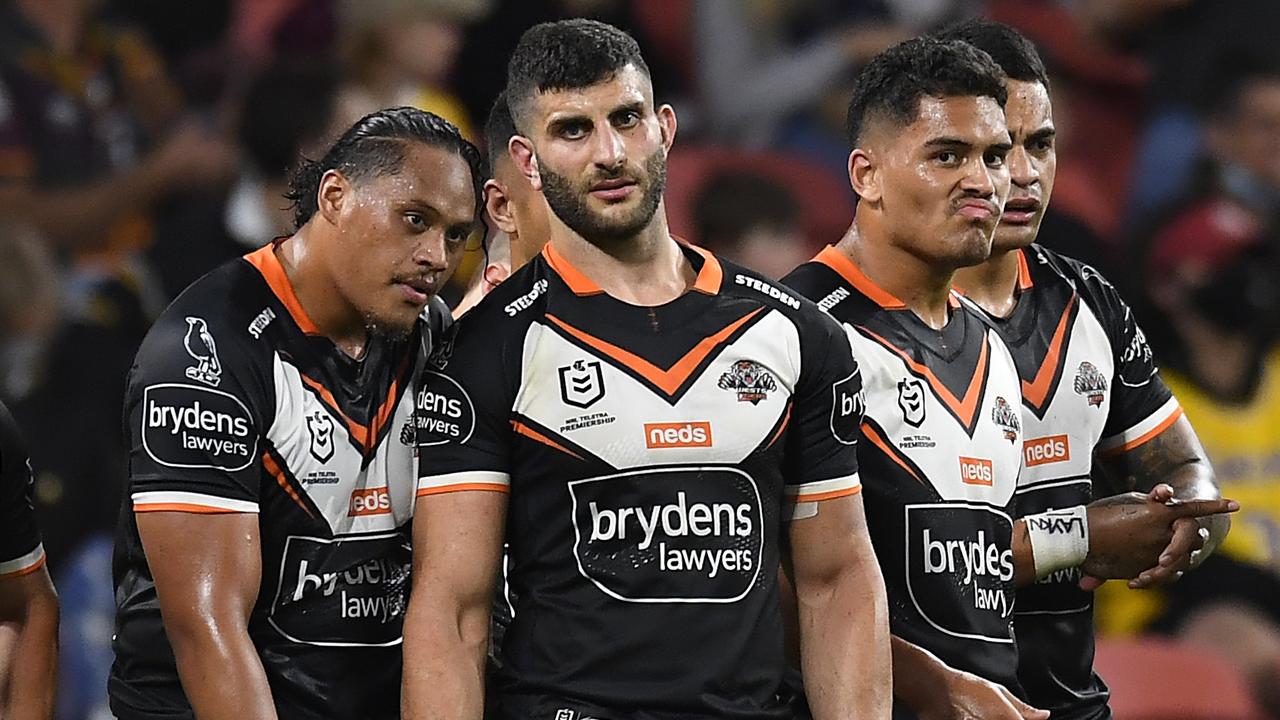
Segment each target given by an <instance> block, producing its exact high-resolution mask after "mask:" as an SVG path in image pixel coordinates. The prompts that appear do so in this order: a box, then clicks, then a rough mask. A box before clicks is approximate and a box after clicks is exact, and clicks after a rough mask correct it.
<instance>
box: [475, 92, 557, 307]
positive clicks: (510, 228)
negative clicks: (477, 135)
mask: <svg viewBox="0 0 1280 720" xmlns="http://www.w3.org/2000/svg"><path fill="white" fill-rule="evenodd" d="M516 134H517V133H516V126H515V121H514V120H512V118H511V108H510V107H508V106H507V96H506V93H500V94H499V95H498V99H497V100H495V101H494V103H493V107H492V108H490V110H489V117H488V119H487V120H486V121H485V124H484V140H485V146H486V148H487V150H488V160H489V179H488V180H485V183H484V201H485V210H486V211H488V213H489V215H488V217H489V220H490V223H491V225H492V227H491V234H490V237H489V241H488V244H487V245H486V248H485V265H484V267H482V268H481V269H480V272H479V273H478V274H477V277H476V278H475V281H474V282H473V283H472V286H471V287H470V288H468V290H467V293H466V295H465V296H463V299H462V301H461V302H459V303H458V306H457V307H456V308H454V315H455V316H461V315H462V314H463V313H464V312H466V311H467V310H469V309H471V308H472V307H474V306H475V304H476V303H478V302H480V298H482V297H484V296H485V295H487V294H489V291H490V290H493V288H495V287H497V286H498V284H499V283H501V282H502V281H503V280H506V279H507V278H508V277H509V276H510V275H511V273H513V272H515V271H516V270H519V269H520V268H522V267H524V266H525V263H527V262H529V261H530V260H532V259H533V258H534V257H535V256H536V255H537V254H538V253H539V252H541V250H542V246H544V245H546V244H547V233H548V230H547V204H546V202H545V201H544V200H543V199H542V196H541V195H540V194H538V192H537V191H535V190H534V189H533V188H532V187H531V186H530V185H529V181H528V180H527V179H525V177H524V176H523V175H521V174H520V172H519V171H518V170H516V166H515V165H514V164H513V163H512V161H511V156H510V155H509V154H508V153H507V142H508V141H509V140H510V139H511V138H512V137H513V136H515V135H516Z"/></svg>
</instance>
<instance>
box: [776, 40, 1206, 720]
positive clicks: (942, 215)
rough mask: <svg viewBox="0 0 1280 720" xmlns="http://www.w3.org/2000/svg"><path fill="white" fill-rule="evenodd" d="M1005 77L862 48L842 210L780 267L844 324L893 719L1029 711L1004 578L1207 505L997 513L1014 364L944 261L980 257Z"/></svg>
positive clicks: (1010, 464) (1140, 535) (1015, 393)
mask: <svg viewBox="0 0 1280 720" xmlns="http://www.w3.org/2000/svg"><path fill="white" fill-rule="evenodd" d="M1004 83H1005V76H1004V73H1003V72H1002V71H1001V70H1000V68H999V67H998V66H997V65H996V64H995V63H994V61H993V60H992V59H991V58H990V56H988V55H987V54H985V53H983V52H981V51H980V50H977V49H975V48H973V47H972V46H970V45H968V44H966V43H963V42H959V41H954V40H950V41H948V40H938V39H935V38H916V39H913V40H910V41H907V42H905V43H902V44H900V45H897V46H894V47H892V48H890V49H888V50H886V51H885V52H883V53H881V54H880V55H879V56H877V57H876V58H875V59H874V60H872V62H871V63H869V64H868V65H867V67H866V68H864V69H863V72H862V74H861V75H860V76H859V78H858V80H857V83H856V85H855V91H854V97H853V100H852V101H851V103H850V109H849V118H848V119H849V122H848V126H849V135H850V141H851V144H852V148H853V149H852V152H851V153H850V156H849V178H850V183H851V185H852V187H853V189H854V191H855V192H856V193H857V195H858V212H857V214H856V215H855V217H854V221H853V225H852V226H851V227H850V229H849V231H848V233H847V234H846V235H845V237H844V238H842V239H841V240H840V242H839V243H838V244H837V245H835V246H832V247H828V248H826V249H825V250H823V251H822V252H821V253H819V255H818V256H817V258H815V260H814V261H813V262H810V263H807V264H806V265H803V266H801V267H800V268H798V269H797V270H796V271H795V272H793V273H792V274H791V275H789V276H788V277H787V278H785V279H784V282H785V283H786V284H787V285H789V286H791V287H794V288H796V289H797V290H798V291H799V292H801V294H803V295H805V296H806V297H809V298H812V299H814V300H817V301H818V306H819V307H820V308H822V309H824V310H826V311H827V312H829V313H831V314H832V315H833V316H834V317H835V318H836V319H838V320H840V321H841V322H842V323H843V324H844V326H845V328H846V331H847V332H848V334H849V337H850V340H851V344H852V346H853V351H854V352H855V353H856V354H857V357H858V361H859V364H860V366H861V367H862V371H863V386H864V388H865V389H866V411H865V415H864V420H863V423H862V436H863V442H860V443H859V461H860V465H861V466H862V468H863V471H864V472H865V473H866V475H865V477H866V483H865V486H866V491H865V493H866V499H867V503H868V506H869V507H870V511H869V512H868V526H869V528H870V531H871V536H872V539H873V541H874V542H875V543H876V550H877V554H878V556H879V558H880V561H881V566H882V569H883V570H884V574H885V580H886V586H887V588H888V592H889V598H890V603H889V607H890V613H891V627H892V630H893V634H894V638H893V668H894V685H895V688H894V689H895V700H896V701H897V705H896V706H895V711H896V712H899V713H901V714H902V715H903V716H908V717H909V716H911V714H912V713H914V714H915V715H917V716H919V717H923V718H934V717H954V716H956V715H959V716H961V717H969V716H972V717H982V718H1044V717H1047V716H1048V715H1047V713H1045V712H1044V711H1042V710H1036V709H1034V708H1032V707H1030V706H1027V705H1026V704H1025V703H1023V702H1021V701H1020V700H1019V699H1018V698H1017V697H1015V694H1014V693H1015V692H1016V691H1017V687H1018V682H1017V667H1018V659H1017V650H1016V647H1015V644H1014V633H1013V618H1012V610H1013V606H1014V588H1015V586H1016V585H1021V584H1026V583H1029V582H1031V581H1032V580H1033V579H1034V578H1035V577H1036V576H1037V573H1040V574H1048V573H1050V572H1053V571H1054V570H1059V569H1064V568H1066V567H1074V566H1076V565H1080V564H1081V563H1082V562H1084V567H1085V569H1086V572H1090V573H1091V574H1095V575H1097V576H1099V577H1132V576H1134V575H1137V574H1138V572H1140V571H1142V570H1144V569H1146V568H1147V567H1148V566H1149V565H1150V564H1153V563H1154V560H1153V558H1155V557H1157V556H1158V555H1159V553H1160V551H1161V550H1162V549H1164V548H1165V546H1166V544H1167V543H1168V541H1169V532H1168V526H1169V524H1170V523H1171V522H1172V521H1173V519H1174V518H1176V517H1178V516H1180V515H1182V514H1191V513H1193V512H1206V511H1209V510H1210V509H1211V508H1212V509H1215V510H1216V509H1219V507H1220V504H1218V503H1212V504H1189V505H1188V506H1184V507H1181V508H1177V509H1174V508H1168V507H1165V506H1164V505H1163V504H1161V503H1156V502H1148V501H1147V499H1146V497H1145V496H1142V495H1137V494H1135V495H1133V496H1125V497H1123V498H1121V500H1122V501H1125V502H1127V503H1128V504H1127V505H1126V506H1123V507H1120V506H1107V507H1099V508H1091V509H1090V518H1089V519H1090V520H1091V521H1092V522H1091V524H1090V525H1089V527H1088V532H1085V524H1084V523H1085V518H1083V517H1082V516H1081V515H1082V514H1083V513H1081V514H1069V515H1054V514H1053V513H1042V514H1040V515H1037V516H1032V517H1030V518H1024V519H1022V520H1018V521H1016V522H1015V520H1014V517H1013V513H1014V505H1015V503H1014V498H1015V491H1016V489H1017V483H1018V476H1019V472H1020V468H1021V465H1022V454H1023V444H1022V440H1023V432H1024V430H1023V421H1022V417H1021V413H1020V412H1019V409H1020V406H1021V397H1022V388H1021V382H1020V379H1019V376H1018V372H1017V367H1016V364H1015V362H1014V359H1013V357H1012V355H1011V354H1010V351H1009V349H1008V347H1007V345H1006V344H1005V342H1004V340H1003V339H1002V338H1001V337H1000V335H999V334H998V333H997V332H995V330H994V328H993V327H992V326H991V325H990V323H989V321H988V319H987V318H986V316H985V314H984V313H983V312H982V311H981V310H980V309H978V308H977V307H976V306H974V305H972V304H971V303H969V302H968V301H966V300H964V299H963V298H961V297H959V296H958V295H957V294H955V293H954V292H953V291H952V277H953V276H954V274H955V272H956V271H957V270H958V269H959V268H962V267H966V266H970V265H975V264H978V263H981V262H983V261H984V260H986V258H987V256H988V254H989V253H990V249H991V243H992V237H993V235H994V233H995V231H996V227H997V224H998V223H999V222H1000V219H1001V213H1002V209H1003V206H1004V202H1005V198H1006V197H1007V195H1008V193H1009V186H1010V173H1009V169H1008V166H1007V163H1006V156H1007V154H1008V153H1009V151H1010V149H1011V143H1010V136H1009V131H1008V128H1007V125H1006V120H1005V115H1004V109H1003V106H1004V104H1005V102H1006V100H1007V93H1006V90H1005V85H1004ZM1135 505H1136V506H1137V509H1135V508H1134V506H1135ZM1130 515H1133V516H1141V518H1142V520H1143V522H1142V523H1136V524H1130V525H1126V524H1125V523H1124V522H1122V521H1123V520H1124V518H1126V517H1128V516H1130ZM1029 528H1030V529H1029ZM1118 548H1119V549H1123V550H1125V551H1126V552H1124V553H1118V552H1117V549H1118ZM1135 552H1137V553H1138V554H1139V555H1140V559H1135V558H1134V557H1131V555H1133V554H1134V553H1135ZM1140 562H1144V563H1145V564H1139V563H1140ZM806 682H807V679H806ZM965 713H968V715H966V714H965Z"/></svg>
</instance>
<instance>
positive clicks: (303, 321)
mask: <svg viewBox="0 0 1280 720" xmlns="http://www.w3.org/2000/svg"><path fill="white" fill-rule="evenodd" d="M277 244H278V243H277V242H275V241H272V242H270V243H267V244H266V245H264V246H262V247H260V248H258V249H257V250H254V251H253V252H251V253H249V254H248V255H245V256H244V259H245V260H246V261H248V263H249V264H250V265H252V266H254V267H255V268H257V269H258V272H260V273H262V279H263V280H266V281H267V286H268V287H270V288H271V292H273V293H275V295H276V297H277V298H279V299H280V302H281V303H282V304H283V305H284V306H285V307H286V308H288V310H289V314H290V315H292V316H293V321H294V322H295V323H297V324H298V327H299V328H300V329H301V330H302V332H304V333H306V334H308V335H320V334H321V333H320V328H318V327H316V324H315V323H313V322H311V317H310V316H308V315H307V311H306V310H303V309H302V303H301V302H299V301H298V296H297V294H296V293H294V292H293V284H292V283H290V282H289V276H288V275H285V272H284V266H283V265H281V264H280V258H277V257H276V253H275V249H276V245H277Z"/></svg>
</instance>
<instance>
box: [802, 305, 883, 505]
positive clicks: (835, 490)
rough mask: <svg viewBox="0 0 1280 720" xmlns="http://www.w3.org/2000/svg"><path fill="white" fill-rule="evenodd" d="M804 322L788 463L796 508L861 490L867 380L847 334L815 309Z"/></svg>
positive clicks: (833, 321)
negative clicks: (861, 434)
mask: <svg viewBox="0 0 1280 720" xmlns="http://www.w3.org/2000/svg"><path fill="white" fill-rule="evenodd" d="M805 320H807V321H808V322H807V323H806V326H805V327H802V330H801V334H800V343H801V344H800V362H801V368H800V376H799V381H798V382H797V383H796V389H795V393H794V394H793V395H792V406H791V411H790V412H791V422H792V427H791V429H790V430H789V431H788V432H787V448H786V452H787V458H786V461H785V468H786V470H785V472H786V475H785V477H786V492H787V496H788V499H789V500H791V501H794V502H797V503H802V502H816V501H819V500H829V499H833V498H837V497H843V496H845V495H852V494H854V493H856V492H858V491H859V490H860V489H861V486H860V484H859V481H858V456H857V442H858V433H859V432H860V426H861V424H862V414H863V409H864V407H865V405H864V404H863V396H862V376H861V374H860V373H859V371H858V364H857V362H856V361H855V360H854V358H853V351H852V350H851V349H850V346H849V339H848V336H847V335H846V334H845V332H844V330H843V329H841V327H840V326H839V324H837V323H836V321H835V320H833V319H832V318H830V317H829V316H827V315H825V314H822V313H820V312H818V311H817V310H816V309H815V310H814V313H813V315H812V316H809V317H805Z"/></svg>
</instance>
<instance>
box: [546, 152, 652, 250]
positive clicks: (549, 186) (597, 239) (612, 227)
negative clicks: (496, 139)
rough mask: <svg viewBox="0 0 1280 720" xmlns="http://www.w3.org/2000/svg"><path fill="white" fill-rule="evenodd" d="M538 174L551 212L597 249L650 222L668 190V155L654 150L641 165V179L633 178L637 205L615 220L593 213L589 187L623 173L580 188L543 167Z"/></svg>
mask: <svg viewBox="0 0 1280 720" xmlns="http://www.w3.org/2000/svg"><path fill="white" fill-rule="evenodd" d="M540 172H541V175H542V194H543V196H544V197H545V198H546V200H547V205H548V206H549V207H550V208H551V211H552V212H554V213H555V214H556V217H558V218H560V220H561V222H563V223H564V224H565V225H568V226H569V229H570V230H573V231H574V232H576V233H577V234H578V235H581V236H582V237H583V238H584V239H585V240H587V242H590V243H592V244H597V245H598V244H601V243H612V242H617V241H619V240H626V239H628V238H632V237H635V235H636V234H637V233H639V232H640V231H641V230H643V229H644V228H645V227H647V226H648V225H649V222H650V221H651V220H653V216H654V213H656V212H657V211H658V205H659V204H660V203H661V202H662V193H663V191H665V190H666V188H667V155H666V153H665V152H663V151H662V150H657V151H656V152H654V153H653V154H652V155H650V156H649V157H648V158H647V159H646V160H645V161H644V175H643V177H634V178H633V179H634V180H635V181H636V186H637V190H638V191H639V192H640V204H639V205H637V206H636V208H635V210H633V211H631V213H630V214H628V215H626V216H624V217H621V218H617V219H611V218H605V217H602V216H601V215H599V214H597V213H594V212H592V211H591V208H590V207H588V205H587V198H588V197H589V196H590V192H591V186H592V185H595V184H596V183H598V182H600V181H602V180H610V179H613V178H616V177H619V176H620V175H621V174H622V172H623V171H619V172H618V173H617V174H613V175H603V176H601V175H595V176H593V177H591V178H590V179H589V180H588V181H587V182H585V183H582V184H581V185H577V184H575V183H574V182H573V181H572V180H571V179H569V177H567V176H565V175H561V174H559V173H557V172H555V171H554V170H551V169H549V168H546V167H543V168H541V170H540Z"/></svg>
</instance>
